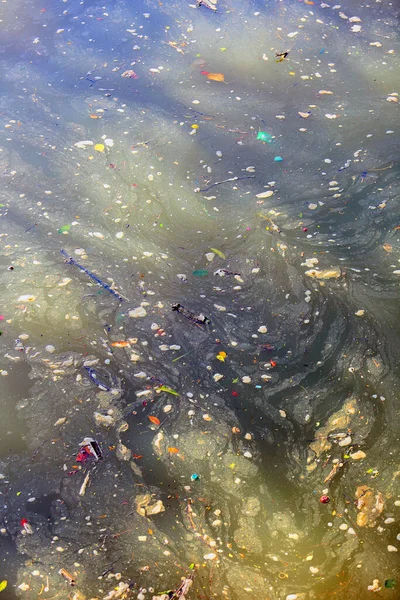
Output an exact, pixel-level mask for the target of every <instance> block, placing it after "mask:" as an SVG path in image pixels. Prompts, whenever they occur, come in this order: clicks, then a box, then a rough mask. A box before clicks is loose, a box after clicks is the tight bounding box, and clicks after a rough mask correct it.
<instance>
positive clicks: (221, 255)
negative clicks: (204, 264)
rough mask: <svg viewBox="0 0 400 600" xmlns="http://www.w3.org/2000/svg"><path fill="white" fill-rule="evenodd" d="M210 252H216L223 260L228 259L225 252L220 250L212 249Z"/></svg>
mask: <svg viewBox="0 0 400 600" xmlns="http://www.w3.org/2000/svg"><path fill="white" fill-rule="evenodd" d="M210 250H212V251H213V252H215V254H217V255H218V256H219V257H220V258H223V259H225V258H226V256H225V254H224V253H223V252H221V250H218V248H210Z"/></svg>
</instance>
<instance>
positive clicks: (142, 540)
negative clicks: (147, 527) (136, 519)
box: [138, 535, 147, 542]
mask: <svg viewBox="0 0 400 600" xmlns="http://www.w3.org/2000/svg"><path fill="white" fill-rule="evenodd" d="M138 540H139V542H145V541H146V540H147V535H139V536H138Z"/></svg>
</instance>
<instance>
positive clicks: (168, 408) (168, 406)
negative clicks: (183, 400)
mask: <svg viewBox="0 0 400 600" xmlns="http://www.w3.org/2000/svg"><path fill="white" fill-rule="evenodd" d="M171 410H172V404H166V405H165V406H163V411H164V412H165V413H169V412H171Z"/></svg>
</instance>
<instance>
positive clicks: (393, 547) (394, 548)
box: [387, 544, 398, 552]
mask: <svg viewBox="0 0 400 600" xmlns="http://www.w3.org/2000/svg"><path fill="white" fill-rule="evenodd" d="M387 549H388V552H398V550H397V548H396V546H391V545H390V544H389V546H388V547H387Z"/></svg>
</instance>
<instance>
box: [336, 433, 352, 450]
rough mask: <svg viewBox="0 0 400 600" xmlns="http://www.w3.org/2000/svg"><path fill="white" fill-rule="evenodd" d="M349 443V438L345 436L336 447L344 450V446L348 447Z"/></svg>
mask: <svg viewBox="0 0 400 600" xmlns="http://www.w3.org/2000/svg"><path fill="white" fill-rule="evenodd" d="M351 442H352V440H351V437H350V436H349V435H347V436H346V437H345V438H344V439H343V440H340V442H339V444H338V445H339V446H340V447H341V448H344V447H345V446H350V444H351Z"/></svg>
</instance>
